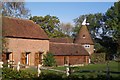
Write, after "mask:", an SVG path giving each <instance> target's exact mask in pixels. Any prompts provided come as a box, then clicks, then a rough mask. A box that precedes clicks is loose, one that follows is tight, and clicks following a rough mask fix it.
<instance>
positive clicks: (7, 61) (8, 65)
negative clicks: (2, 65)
mask: <svg viewBox="0 0 120 80" xmlns="http://www.w3.org/2000/svg"><path fill="white" fill-rule="evenodd" d="M7 63H8V68H10V60H8V61H7Z"/></svg>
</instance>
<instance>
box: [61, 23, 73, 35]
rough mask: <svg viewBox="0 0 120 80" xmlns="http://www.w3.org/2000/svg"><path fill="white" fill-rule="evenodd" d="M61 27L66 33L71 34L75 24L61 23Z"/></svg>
mask: <svg viewBox="0 0 120 80" xmlns="http://www.w3.org/2000/svg"><path fill="white" fill-rule="evenodd" d="M60 28H61V30H62V32H63V33H64V34H66V35H69V36H71V34H72V32H73V31H72V30H73V25H72V24H71V23H61V24H60Z"/></svg>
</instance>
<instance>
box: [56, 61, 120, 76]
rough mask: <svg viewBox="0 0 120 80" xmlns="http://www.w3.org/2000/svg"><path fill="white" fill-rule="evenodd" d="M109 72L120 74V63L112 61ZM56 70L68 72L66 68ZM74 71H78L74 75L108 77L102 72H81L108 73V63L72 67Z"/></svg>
mask: <svg viewBox="0 0 120 80" xmlns="http://www.w3.org/2000/svg"><path fill="white" fill-rule="evenodd" d="M108 65H109V70H110V71H115V72H118V71H119V68H118V66H119V65H120V63H118V62H115V61H110V62H109V64H108ZM54 69H58V70H66V67H55V68H54ZM72 70H74V71H78V72H75V73H72V74H74V75H86V76H97V75H98V74H99V75H100V74H101V75H106V73H102V72H81V73H80V71H84V70H93V71H106V70H107V63H104V64H89V65H85V66H77V67H72ZM110 75H112V76H119V75H120V74H110Z"/></svg>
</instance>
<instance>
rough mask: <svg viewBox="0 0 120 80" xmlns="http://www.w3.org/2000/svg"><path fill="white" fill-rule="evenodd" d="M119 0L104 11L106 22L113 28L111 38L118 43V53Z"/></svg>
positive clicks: (119, 48) (119, 35)
mask: <svg viewBox="0 0 120 80" xmlns="http://www.w3.org/2000/svg"><path fill="white" fill-rule="evenodd" d="M119 7H120V1H118V2H115V3H114V5H113V6H112V7H111V8H109V9H108V10H107V12H106V16H107V20H106V24H107V25H108V27H109V28H111V29H112V30H114V33H113V38H114V39H115V40H116V41H117V43H118V44H119V46H118V50H117V51H118V54H119V55H120V8H119Z"/></svg>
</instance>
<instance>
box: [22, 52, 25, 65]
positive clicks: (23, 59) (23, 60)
mask: <svg viewBox="0 0 120 80" xmlns="http://www.w3.org/2000/svg"><path fill="white" fill-rule="evenodd" d="M21 63H22V64H26V53H21Z"/></svg>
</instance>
